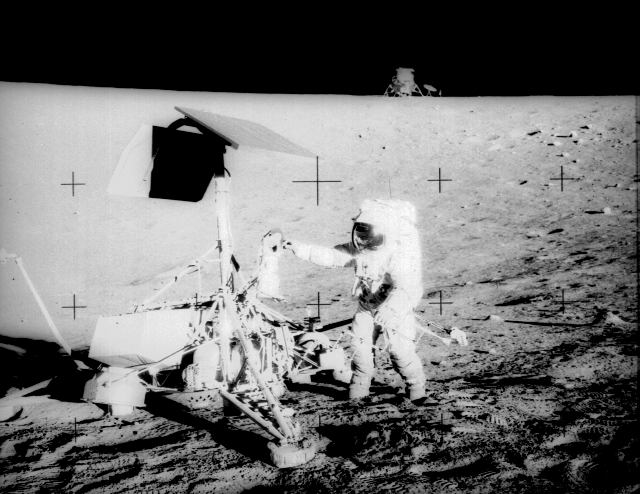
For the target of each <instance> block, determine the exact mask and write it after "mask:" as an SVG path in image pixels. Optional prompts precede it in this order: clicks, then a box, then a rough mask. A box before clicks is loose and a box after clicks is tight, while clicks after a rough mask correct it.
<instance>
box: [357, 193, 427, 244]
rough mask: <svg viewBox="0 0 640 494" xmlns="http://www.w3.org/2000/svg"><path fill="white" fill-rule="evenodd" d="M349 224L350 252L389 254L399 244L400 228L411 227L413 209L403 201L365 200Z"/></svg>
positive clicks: (401, 229) (413, 214)
mask: <svg viewBox="0 0 640 494" xmlns="http://www.w3.org/2000/svg"><path fill="white" fill-rule="evenodd" d="M353 221H354V224H353V230H352V233H351V242H352V244H353V246H354V248H356V249H357V250H358V251H363V250H383V249H384V250H389V249H393V248H394V246H396V245H398V244H399V243H401V242H402V231H403V226H404V225H409V224H411V225H413V224H414V223H415V208H414V207H413V205H411V204H410V203H408V202H406V201H400V200H391V199H365V200H364V201H363V202H362V205H361V206H360V212H359V213H358V215H357V216H356V217H355V218H353ZM405 229H406V228H405Z"/></svg>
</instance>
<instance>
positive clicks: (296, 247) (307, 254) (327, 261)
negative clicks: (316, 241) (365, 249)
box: [284, 240, 355, 268]
mask: <svg viewBox="0 0 640 494" xmlns="http://www.w3.org/2000/svg"><path fill="white" fill-rule="evenodd" d="M284 248H285V249H287V250H290V251H291V252H293V253H294V254H295V255H296V257H299V258H300V259H302V260H303V261H309V262H312V263H314V264H317V265H319V266H324V267H327V268H343V267H350V266H354V265H355V257H354V255H353V253H351V249H350V247H349V244H343V245H338V246H336V247H333V248H331V247H323V246H320V245H311V244H305V243H302V242H298V241H297V240H286V241H285V242H284Z"/></svg>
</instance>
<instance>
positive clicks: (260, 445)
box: [146, 393, 269, 463]
mask: <svg viewBox="0 0 640 494" xmlns="http://www.w3.org/2000/svg"><path fill="white" fill-rule="evenodd" d="M146 407H147V411H148V412H150V413H151V414H152V415H155V416H160V417H163V418H165V419H167V420H170V421H172V422H176V423H180V424H183V425H186V426H189V427H193V428H194V429H199V430H204V431H207V432H208V433H209V434H210V437H211V439H213V440H214V441H215V442H217V443H218V444H220V445H222V446H224V447H226V448H228V449H233V450H235V451H237V452H239V453H240V454H242V455H244V456H247V457H249V458H252V459H254V460H259V461H263V462H267V463H268V462H269V450H268V448H267V443H268V441H269V440H268V439H267V438H265V437H264V436H263V435H261V434H257V433H255V432H254V431H249V430H243V429H242V428H239V427H235V426H231V423H230V420H229V419H228V418H226V417H224V415H223V412H222V409H221V410H220V416H219V417H216V419H217V420H213V421H212V420H208V419H207V418H204V417H201V416H198V415H196V414H193V413H190V412H189V410H188V409H186V408H185V407H184V406H182V405H180V404H178V403H176V402H174V401H173V400H170V399H167V398H165V397H163V396H161V395H155V394H154V393H149V394H147V397H146Z"/></svg>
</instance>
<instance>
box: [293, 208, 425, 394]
mask: <svg viewBox="0 0 640 494" xmlns="http://www.w3.org/2000/svg"><path fill="white" fill-rule="evenodd" d="M353 221H354V224H353V230H352V234H351V242H350V243H348V244H342V245H338V246H336V247H334V248H327V247H321V246H317V245H309V244H304V243H301V242H298V241H295V240H287V241H285V243H284V246H285V248H286V249H289V250H291V251H292V252H293V253H294V254H295V255H296V256H297V257H299V258H301V259H303V260H306V261H310V262H313V263H315V264H318V265H321V266H326V267H353V268H354V269H355V275H356V278H355V283H354V286H353V295H354V296H355V297H357V298H358V309H357V311H356V313H355V316H354V318H353V326H352V330H353V349H354V355H353V362H352V370H353V377H352V378H351V384H350V386H349V398H350V399H354V400H356V399H360V398H364V397H366V396H368V395H369V388H370V386H371V379H372V377H373V374H374V371H375V367H374V360H373V348H374V345H375V343H376V340H377V339H378V337H379V336H380V334H382V333H384V334H385V336H386V339H387V342H388V349H389V354H390V356H391V361H392V363H393V365H394V368H395V369H396V371H397V372H398V373H399V374H400V375H401V376H402V378H403V379H404V382H405V384H406V388H407V389H406V394H407V395H408V397H409V399H410V400H411V401H414V402H420V401H421V400H423V399H424V397H425V376H424V372H423V368H422V362H421V361H420V358H419V357H418V355H417V353H416V346H415V336H416V320H415V314H414V310H415V308H416V306H417V305H418V303H419V302H420V299H421V297H422V292H423V288H422V263H421V252H420V240H419V236H418V231H417V229H416V227H415V222H416V217H415V208H414V207H413V205H411V204H410V203H408V202H405V201H399V200H365V201H364V202H363V204H362V206H361V208H360V213H359V214H358V216H356V217H355V218H353Z"/></svg>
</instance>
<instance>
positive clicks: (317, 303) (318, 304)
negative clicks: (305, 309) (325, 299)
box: [307, 292, 331, 319]
mask: <svg viewBox="0 0 640 494" xmlns="http://www.w3.org/2000/svg"><path fill="white" fill-rule="evenodd" d="M307 305H315V306H317V307H318V319H320V306H321V305H331V303H322V304H321V303H320V292H318V302H316V303H315V304H307Z"/></svg>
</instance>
